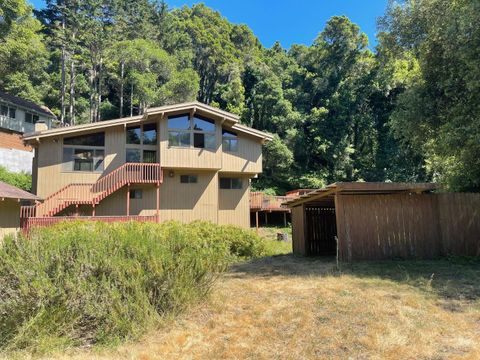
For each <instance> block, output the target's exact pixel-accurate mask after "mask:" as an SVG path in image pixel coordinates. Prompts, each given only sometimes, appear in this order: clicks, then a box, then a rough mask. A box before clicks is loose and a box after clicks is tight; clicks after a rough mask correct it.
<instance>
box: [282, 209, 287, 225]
mask: <svg viewBox="0 0 480 360" xmlns="http://www.w3.org/2000/svg"><path fill="white" fill-rule="evenodd" d="M283 226H284V227H287V212H286V211H285V212H284V213H283Z"/></svg>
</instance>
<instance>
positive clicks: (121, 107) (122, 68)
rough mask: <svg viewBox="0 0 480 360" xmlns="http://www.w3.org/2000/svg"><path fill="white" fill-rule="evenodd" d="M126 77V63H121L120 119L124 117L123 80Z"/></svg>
mask: <svg viewBox="0 0 480 360" xmlns="http://www.w3.org/2000/svg"><path fill="white" fill-rule="evenodd" d="M124 76H125V62H124V61H123V60H122V61H121V62H120V118H122V117H123V80H124Z"/></svg>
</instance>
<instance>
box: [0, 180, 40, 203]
mask: <svg viewBox="0 0 480 360" xmlns="http://www.w3.org/2000/svg"><path fill="white" fill-rule="evenodd" d="M1 198H7V199H19V200H40V198H39V197H37V196H36V195H33V194H31V193H29V192H27V191H25V190H22V189H19V188H17V187H15V186H12V185H9V184H7V183H4V182H3V181H0V199H1Z"/></svg>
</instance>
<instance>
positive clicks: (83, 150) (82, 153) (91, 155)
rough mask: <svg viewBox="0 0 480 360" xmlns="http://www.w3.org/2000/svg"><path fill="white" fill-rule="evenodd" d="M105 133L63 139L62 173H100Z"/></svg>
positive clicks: (102, 164) (103, 157) (102, 166)
mask: <svg viewBox="0 0 480 360" xmlns="http://www.w3.org/2000/svg"><path fill="white" fill-rule="evenodd" d="M104 146H105V133H94V134H87V135H79V136H72V137H67V138H64V139H63V163H62V169H63V171H87V172H88V171H91V172H102V171H103V170H104V159H105V149H104Z"/></svg>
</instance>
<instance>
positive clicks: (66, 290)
mask: <svg viewBox="0 0 480 360" xmlns="http://www.w3.org/2000/svg"><path fill="white" fill-rule="evenodd" d="M264 251H265V249H264V247H263V242H262V241H261V239H260V238H258V237H257V236H256V235H255V234H253V233H252V232H250V231H246V230H242V229H239V228H235V227H233V226H218V225H213V224H210V223H205V222H195V223H192V224H189V225H184V224H180V223H176V222H169V223H165V224H160V225H158V224H152V223H133V222H132V223H117V224H104V223H99V222H89V223H87V222H73V223H72V222H64V223H60V224H58V225H55V226H52V227H48V228H40V229H35V230H34V231H32V232H31V234H30V237H29V238H28V239H26V238H23V237H21V236H20V237H18V238H14V237H7V238H6V239H5V241H4V244H3V246H2V247H1V248H0V350H2V351H7V352H8V351H12V350H19V349H27V350H29V351H34V352H46V351H50V350H53V349H59V348H60V349H62V348H65V347H71V346H81V345H87V344H102V345H109V344H114V343H117V342H118V341H121V340H125V339H130V338H135V337H137V336H138V335H140V334H141V333H142V332H144V331H145V330H146V329H147V328H148V327H150V326H152V325H154V324H155V323H157V322H158V320H160V319H161V318H162V316H164V315H169V314H176V313H178V312H179V311H181V310H183V309H184V308H185V307H186V306H188V305H189V304H191V303H192V302H195V301H199V300H202V299H204V298H205V296H206V295H207V294H208V292H209V290H210V288H211V286H212V284H213V282H214V280H215V278H216V274H218V273H219V272H221V271H224V270H225V269H226V267H227V266H228V264H229V263H230V262H231V261H234V260H235V259H238V258H249V257H255V256H259V255H262V254H263V253H264Z"/></svg>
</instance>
